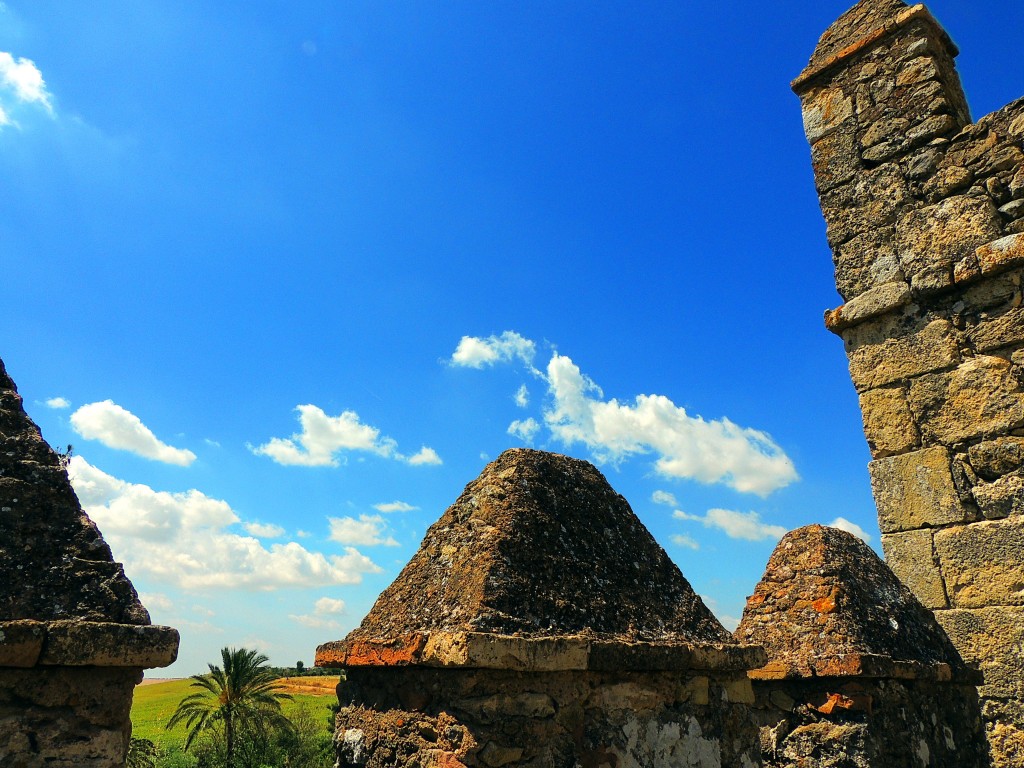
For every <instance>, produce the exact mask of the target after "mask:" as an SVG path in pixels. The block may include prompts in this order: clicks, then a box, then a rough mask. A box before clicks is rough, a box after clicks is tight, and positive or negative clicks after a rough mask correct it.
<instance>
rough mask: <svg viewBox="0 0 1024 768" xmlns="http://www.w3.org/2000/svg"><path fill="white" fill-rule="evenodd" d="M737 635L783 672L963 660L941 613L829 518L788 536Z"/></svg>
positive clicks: (957, 664) (958, 664) (953, 664)
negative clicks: (937, 617)
mask: <svg viewBox="0 0 1024 768" xmlns="http://www.w3.org/2000/svg"><path fill="white" fill-rule="evenodd" d="M736 637H737V639H739V640H741V641H743V642H745V643H754V644H757V645H760V646H762V647H764V648H765V650H766V651H768V655H769V657H770V661H769V665H768V667H767V668H766V670H768V671H770V672H771V673H772V674H773V675H776V676H779V677H810V676H814V675H817V676H827V675H844V674H854V675H856V674H861V673H862V672H868V670H869V668H874V666H875V665H888V664H892V663H897V664H900V665H905V666H909V667H912V668H921V669H923V668H926V667H929V666H934V665H941V666H944V667H946V668H947V669H952V668H958V669H960V668H962V667H963V662H962V661H961V660H960V656H959V654H958V653H957V652H956V649H955V648H954V647H953V644H952V643H951V642H950V640H949V638H948V637H947V636H946V633H945V632H943V631H942V628H941V627H940V626H939V624H938V622H937V621H936V620H935V616H934V615H933V614H932V612H931V611H929V610H928V609H927V608H925V607H924V606H923V605H921V603H920V602H919V601H918V600H917V598H915V597H914V595H913V593H911V591H910V590H909V589H908V588H907V587H906V586H904V585H903V583H902V582H900V580H899V579H897V578H896V575H895V574H894V573H893V572H892V571H891V570H890V569H889V567H888V566H887V565H886V564H885V563H884V562H882V559H881V558H880V557H879V556H878V555H876V554H875V553H874V551H873V550H872V549H871V548H870V547H869V546H867V545H866V544H865V543H864V542H863V541H861V540H860V539H858V538H857V537H856V536H854V535H852V534H850V533H847V532H846V531H841V530H839V529H838V528H828V527H825V526H822V525H810V526H807V527H805V528H798V529H797V530H795V531H790V532H789V533H787V534H786V535H785V536H784V537H783V538H782V540H781V541H780V542H779V544H778V546H777V547H776V548H775V551H774V552H773V553H772V556H771V558H770V559H769V560H768V566H767V568H766V569H765V572H764V576H763V577H762V578H761V581H760V582H759V583H758V585H757V587H756V588H755V590H754V594H753V595H751V596H750V597H749V598H748V599H747V607H746V609H745V610H744V611H743V621H742V622H741V623H740V625H739V627H738V628H737V630H736ZM947 674H948V672H947Z"/></svg>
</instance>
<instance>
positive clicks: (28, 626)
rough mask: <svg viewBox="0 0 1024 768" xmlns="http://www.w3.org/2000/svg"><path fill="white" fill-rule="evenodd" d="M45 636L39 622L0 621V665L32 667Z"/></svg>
mask: <svg viewBox="0 0 1024 768" xmlns="http://www.w3.org/2000/svg"><path fill="white" fill-rule="evenodd" d="M45 637H46V632H45V630H44V628H43V625H42V624H41V623H40V622H37V621H4V622H0V667H34V666H35V665H36V662H37V661H38V660H39V655H40V654H41V653H42V652H43V641H44V639H45Z"/></svg>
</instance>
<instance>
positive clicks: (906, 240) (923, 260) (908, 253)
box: [896, 195, 1001, 283]
mask: <svg viewBox="0 0 1024 768" xmlns="http://www.w3.org/2000/svg"><path fill="white" fill-rule="evenodd" d="M1000 232H1001V225H1000V222H999V214H998V213H997V212H996V209H995V206H993V205H992V202H991V200H989V199H988V198H978V197H968V196H966V195H961V196H959V197H951V198H949V199H947V200H943V201H942V202H941V203H938V204H937V205H931V206H928V207H926V208H917V209H910V210H907V211H905V212H904V213H903V214H902V215H901V216H900V217H899V220H898V221H897V222H896V243H897V249H898V252H899V255H900V262H901V263H902V265H903V271H904V272H905V273H906V274H907V275H909V276H912V281H913V276H916V275H918V274H922V273H927V272H929V271H938V272H948V273H949V282H950V283H951V282H952V269H953V264H954V263H956V262H957V261H958V260H959V259H961V258H962V257H963V256H966V255H967V254H968V253H970V252H971V251H973V250H974V249H976V248H977V247H978V246H979V245H982V244H983V243H988V242H990V241H992V240H995V239H996V238H997V237H999V235H1000Z"/></svg>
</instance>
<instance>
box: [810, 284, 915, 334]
mask: <svg viewBox="0 0 1024 768" xmlns="http://www.w3.org/2000/svg"><path fill="white" fill-rule="evenodd" d="M911 300H912V295H911V293H910V286H909V285H908V284H907V283H903V282H896V283H883V284H882V285H878V286H875V287H874V288H871V289H870V290H867V291H865V292H864V293H862V294H861V295H860V296H857V297H855V298H853V299H850V300H849V301H848V302H846V303H845V304H843V305H842V306H841V307H838V308H836V309H831V310H828V311H826V312H825V327H826V328H827V329H828V330H830V331H832V333H839V332H840V331H842V330H843V329H844V328H849V327H850V326H851V325H858V324H859V323H862V322H864V321H865V320H869V319H870V318H872V317H877V316H878V315H884V314H887V313H889V312H892V311H893V310H896V309H899V308H900V307H905V306H906V305H907V304H909V303H910V302H911Z"/></svg>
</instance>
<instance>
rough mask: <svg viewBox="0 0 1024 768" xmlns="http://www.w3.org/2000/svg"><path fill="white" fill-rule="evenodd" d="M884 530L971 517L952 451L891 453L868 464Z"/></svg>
mask: <svg viewBox="0 0 1024 768" xmlns="http://www.w3.org/2000/svg"><path fill="white" fill-rule="evenodd" d="M868 469H869V471H870V472H871V488H872V490H873V491H874V495H875V504H876V505H877V507H878V523H879V526H880V528H881V530H882V533H894V532H896V531H909V530H914V529H916V528H925V527H929V526H936V525H947V524H949V523H959V522H963V521H965V520H967V519H968V513H967V510H966V509H965V508H964V505H963V503H962V502H961V501H960V496H959V494H958V493H957V489H956V485H955V484H954V483H953V474H952V472H951V471H950V456H949V451H948V450H946V449H945V448H943V447H936V448H926V449H925V450H923V451H915V452H914V453H905V454H902V455H900V456H890V457H888V458H885V459H879V460H878V461H873V462H871V463H870V464H869V465H868Z"/></svg>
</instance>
